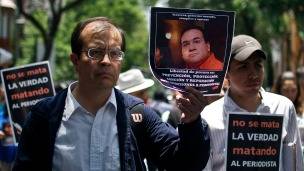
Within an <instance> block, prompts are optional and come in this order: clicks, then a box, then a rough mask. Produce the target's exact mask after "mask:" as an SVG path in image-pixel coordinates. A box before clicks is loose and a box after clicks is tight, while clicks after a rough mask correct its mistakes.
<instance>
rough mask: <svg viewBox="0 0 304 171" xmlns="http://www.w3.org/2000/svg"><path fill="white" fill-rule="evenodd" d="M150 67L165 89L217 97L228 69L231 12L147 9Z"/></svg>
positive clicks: (231, 23) (232, 21) (231, 31)
mask: <svg viewBox="0 0 304 171" xmlns="http://www.w3.org/2000/svg"><path fill="white" fill-rule="evenodd" d="M150 17H151V18H150V52H149V56H150V57H149V62H150V68H151V71H152V73H153V75H154V76H155V78H156V79H157V80H158V81H159V82H160V83H161V84H162V85H163V86H165V87H167V88H171V89H175V90H178V91H184V89H185V86H190V87H195V88H196V89H198V90H199V91H201V92H203V93H204V94H205V95H212V94H219V93H220V91H221V88H222V84H223V80H224V76H225V74H226V70H227V67H228V63H229V59H230V51H231V41H232V37H233V32H234V17H235V13H234V12H231V11H215V10H202V9H180V8H160V7H151V16H150Z"/></svg>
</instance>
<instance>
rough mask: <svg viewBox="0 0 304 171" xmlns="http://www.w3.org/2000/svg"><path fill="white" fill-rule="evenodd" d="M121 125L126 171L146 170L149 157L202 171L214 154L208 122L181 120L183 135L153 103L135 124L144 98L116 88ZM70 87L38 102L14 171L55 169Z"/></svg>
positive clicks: (178, 167)
mask: <svg viewBox="0 0 304 171" xmlns="http://www.w3.org/2000/svg"><path fill="white" fill-rule="evenodd" d="M115 95H116V100H117V118H116V120H117V129H118V137H119V150H120V164H121V170H122V171H135V170H145V165H144V163H143V159H144V158H148V159H149V160H151V161H153V162H154V163H155V164H156V165H158V166H160V167H163V168H167V170H175V171H176V170H187V171H191V170H194V171H196V170H197V171H198V170H202V169H203V168H204V167H205V165H206V163H207V161H208V158H209V151H210V142H209V135H208V132H207V124H206V123H205V122H204V121H203V122H202V120H201V119H200V118H199V119H198V120H197V121H195V122H193V123H191V124H180V125H179V126H178V130H179V131H178V132H179V136H178V133H177V131H176V130H175V129H173V128H172V127H171V126H169V125H168V124H166V123H163V122H161V120H160V118H159V117H158V116H157V114H156V113H155V112H154V111H153V110H152V109H151V108H149V107H146V106H144V108H143V114H142V115H143V119H142V121H141V122H134V121H133V119H132V117H131V113H130V109H131V108H132V107H133V106H135V105H136V104H139V103H143V102H142V101H141V100H139V99H137V98H135V97H133V96H130V95H127V94H124V93H122V92H120V91H119V90H116V89H115ZM66 96H67V89H65V90H63V91H61V92H59V93H58V94H57V95H56V96H54V97H50V98H46V99H45V100H42V101H40V102H38V103H37V104H36V105H35V106H34V107H33V108H32V109H31V112H30V113H29V115H28V117H27V119H26V121H25V124H24V127H23V130H22V135H21V138H20V141H19V145H18V153H17V158H16V161H15V165H14V168H13V170H14V171H20V170H29V171H35V170H40V171H42V170H43V171H50V170H52V160H53V153H54V143H55V139H56V134H57V131H58V129H59V126H60V124H61V119H62V115H63V110H64V106H65V99H66Z"/></svg>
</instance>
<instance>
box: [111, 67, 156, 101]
mask: <svg viewBox="0 0 304 171" xmlns="http://www.w3.org/2000/svg"><path fill="white" fill-rule="evenodd" d="M153 85H154V81H153V80H151V79H147V78H145V77H144V75H143V74H142V72H141V71H140V70H139V69H130V70H128V71H126V72H123V73H121V74H120V75H119V78H118V81H117V86H116V88H117V89H119V90H121V91H122V92H124V93H128V94H131V95H133V96H136V97H138V98H140V99H142V100H143V101H144V102H145V103H147V102H148V100H149V95H148V88H149V87H151V86H153Z"/></svg>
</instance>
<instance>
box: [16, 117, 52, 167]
mask: <svg viewBox="0 0 304 171" xmlns="http://www.w3.org/2000/svg"><path fill="white" fill-rule="evenodd" d="M44 120H45V119H42V117H41V116H40V115H34V114H33V113H30V114H29V115H28V117H27V119H26V121H25V124H24V126H23V129H22V133H21V138H20V141H19V144H18V150H17V156H16V160H15V163H14V167H13V171H21V170H37V169H38V168H39V169H41V170H45V169H43V168H47V167H49V166H48V163H47V162H46V161H47V160H45V159H46V156H47V155H48V154H49V151H50V150H51V149H48V148H46V147H43V146H45V145H46V143H45V142H46V140H48V139H49V137H47V135H48V129H47V128H48V124H47V123H46V122H44ZM41 154H43V156H42V155H41Z"/></svg>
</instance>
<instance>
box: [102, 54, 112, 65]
mask: <svg viewBox="0 0 304 171" xmlns="http://www.w3.org/2000/svg"><path fill="white" fill-rule="evenodd" d="M100 63H102V64H111V59H110V56H109V54H108V53H105V55H104V57H103V58H102V60H100Z"/></svg>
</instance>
